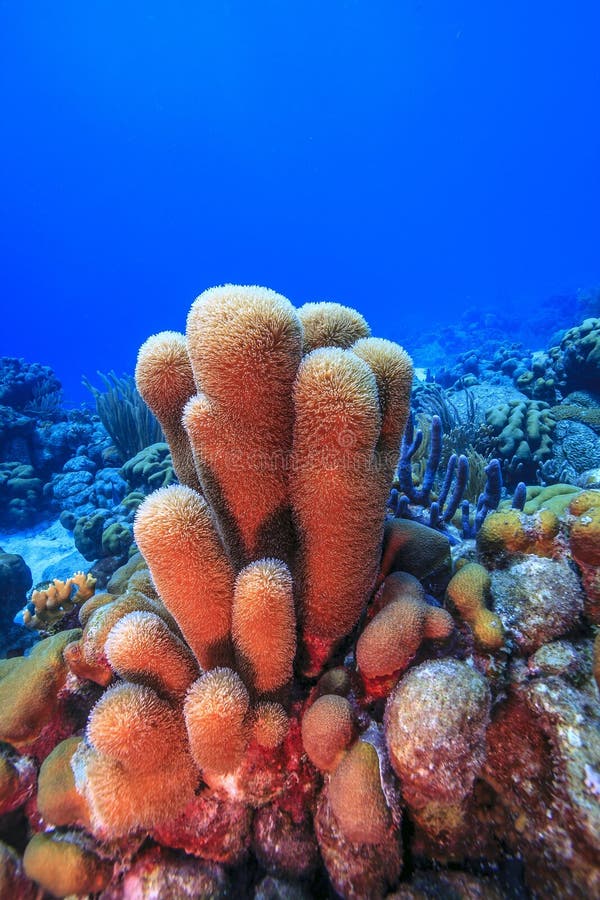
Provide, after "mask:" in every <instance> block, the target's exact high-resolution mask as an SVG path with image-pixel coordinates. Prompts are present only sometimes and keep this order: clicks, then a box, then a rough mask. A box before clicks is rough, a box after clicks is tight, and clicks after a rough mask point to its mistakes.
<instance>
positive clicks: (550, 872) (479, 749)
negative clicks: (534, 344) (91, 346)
mask: <svg viewBox="0 0 600 900" xmlns="http://www.w3.org/2000/svg"><path fill="white" fill-rule="evenodd" d="M469 365H473V366H474V365H475V363H473V362H472V361H471V362H469ZM515 371H516V369H515ZM472 374H473V375H474V373H472ZM136 375H137V380H138V388H139V390H140V393H141V395H142V396H143V397H144V398H145V400H146V402H147V403H148V405H149V406H150V407H151V408H152V409H153V411H154V412H155V414H156V415H157V418H158V419H159V421H160V422H161V426H162V428H163V430H164V433H165V435H166V437H167V440H168V441H169V445H170V452H171V457H170V458H169V456H168V453H167V449H166V447H165V445H154V446H153V447H151V448H149V449H146V450H143V451H141V452H140V453H138V454H137V455H136V456H135V457H134V458H133V459H131V460H130V461H128V462H125V464H124V465H123V466H122V468H121V469H120V470H118V469H117V467H116V466H109V467H104V468H102V467H99V464H98V463H97V462H96V463H95V462H94V461H93V460H92V458H91V457H90V456H88V455H87V454H86V453H85V452H82V453H81V454H78V455H77V458H78V461H77V462H74V463H72V465H71V467H70V469H69V470H67V471H66V472H64V473H63V476H64V477H65V478H66V477H69V476H77V478H78V479H79V480H78V482H77V483H78V484H79V485H80V486H81V495H80V497H81V499H82V504H81V505H79V504H78V502H77V501H76V502H74V504H73V506H72V508H69V509H65V511H64V521H65V525H68V526H69V525H70V527H71V528H72V529H73V530H74V532H75V531H76V532H77V539H78V540H79V541H80V542H82V541H84V540H86V541H89V554H90V556H93V555H94V554H95V553H97V552H98V550H99V549H100V550H101V552H102V553H106V554H107V555H106V556H105V557H104V559H106V560H110V562H109V563H107V566H106V569H105V570H103V577H102V578H99V579H98V584H97V585H96V587H97V588H98V590H97V591H96V593H94V594H93V595H91V591H92V586H91V583H89V582H88V581H86V582H85V583H82V585H81V588H80V590H87V592H88V596H87V598H86V599H85V601H84V602H83V603H82V604H81V605H79V604H75V601H76V597H73V596H72V590H73V589H74V584H73V583H71V584H69V582H68V581H67V582H65V583H64V584H61V583H55V584H54V585H52V586H50V587H48V588H46V589H43V590H42V589H39V590H38V592H37V593H36V594H35V595H34V597H35V600H34V598H33V597H32V601H31V602H32V604H33V610H30V612H33V611H35V615H36V617H38V618H40V620H44V617H47V619H48V618H51V619H53V618H54V616H55V614H56V621H55V622H53V623H52V624H54V625H57V627H60V626H61V625H62V626H63V627H65V626H67V625H70V624H72V623H71V616H73V615H74V613H75V611H76V609H75V605H78V621H79V624H80V625H81V628H80V629H72V628H68V630H65V631H60V632H58V633H57V634H53V635H52V636H51V637H48V638H46V639H44V640H42V641H41V642H40V643H38V644H37V646H36V647H35V648H34V650H33V651H32V652H31V654H30V655H29V656H27V657H22V658H16V659H10V660H2V661H0V741H2V742H4V743H3V744H2V745H0V838H1V839H3V840H5V841H8V843H9V844H11V843H12V847H13V849H12V850H11V849H10V847H9V848H7V849H6V850H4V849H3V846H2V845H0V885H2V886H3V885H4V884H6V885H8V887H7V891H9V892H11V891H12V894H13V895H19V896H20V895H22V896H24V897H27V896H28V893H27V892H30V893H31V896H34V895H35V890H36V888H35V887H34V884H35V885H37V886H39V888H40V889H43V890H45V891H46V892H48V893H50V894H54V895H55V896H67V895H69V894H85V893H96V894H99V895H100V897H101V898H102V900H112V898H114V900H116V898H118V897H123V896H134V895H135V896H140V897H148V898H149V897H161V898H169V897H173V898H175V897H177V898H179V897H188V896H189V897H192V896H211V897H220V896H239V897H257V898H262V897H272V896H286V897H299V898H301V897H311V896H323V897H327V896H333V894H334V893H335V894H337V895H339V896H341V897H344V898H367V900H370V898H373V900H377V898H383V897H386V896H389V897H395V896H397V897H401V896H407V897H408V896H410V897H413V896H414V897H416V896H436V895H439V896H450V895H453V896H454V895H456V896H476V895H480V896H489V897H492V898H494V897H501V896H507V895H511V892H512V895H514V896H523V897H525V896H526V895H527V892H529V893H530V895H531V896H532V897H535V898H537V897H539V898H543V897H545V896H548V891H551V892H553V893H554V894H556V893H560V892H561V891H562V893H563V894H564V895H566V896H574V897H577V896H581V897H588V896H594V895H595V894H596V893H597V892H598V888H599V886H600V868H599V867H598V864H597V858H598V849H600V848H599V846H598V833H600V830H599V827H598V826H599V824H600V823H599V821H598V804H597V798H598V784H599V781H600V775H599V772H600V745H599V743H598V731H597V725H598V722H599V721H600V701H599V694H598V686H597V679H598V677H599V676H598V657H599V655H600V653H599V651H598V638H597V636H596V633H595V626H597V625H598V624H599V623H600V616H599V613H598V610H599V609H600V582H599V581H598V566H599V565H600V551H599V550H598V548H599V546H600V518H599V516H598V510H600V499H599V498H600V491H597V490H584V491H582V490H578V489H574V487H573V486H572V485H562V484H555V485H550V486H537V487H532V486H530V487H529V489H528V490H526V489H525V485H519V487H518V490H517V492H516V496H515V498H514V499H513V501H512V502H513V506H512V507H510V508H506V506H505V505H504V504H505V503H506V502H507V501H506V500H503V495H504V493H505V492H504V491H503V487H502V479H501V475H500V466H499V464H498V463H497V462H496V463H491V464H489V465H488V467H487V468H488V472H487V482H486V483H485V485H484V487H483V490H482V491H480V494H481V498H482V499H480V505H479V509H478V510H477V512H476V515H475V520H474V521H473V522H471V521H470V519H469V514H468V510H465V509H464V508H462V510H459V509H458V507H459V505H460V500H461V499H462V497H463V492H464V490H465V484H464V482H465V480H466V479H465V478H464V477H463V476H464V474H465V473H464V463H461V467H462V474H461V471H460V469H459V466H458V463H456V464H455V465H456V468H457V469H458V470H459V476H460V477H459V479H457V484H458V487H456V488H455V489H454V490H453V489H452V487H451V486H450V478H451V474H450V476H447V477H446V478H444V477H443V476H442V478H441V482H442V484H441V487H442V489H443V490H442V491H441V492H440V493H442V498H441V500H442V502H439V501H440V497H439V495H438V496H435V494H434V488H435V490H436V491H437V489H438V487H439V484H438V485H436V483H435V476H436V471H437V469H438V465H439V464H440V460H441V455H442V452H443V448H442V447H441V443H442V442H441V438H442V435H441V428H439V427H438V424H437V422H434V424H433V427H432V433H431V441H430V451H431V452H430V454H429V456H428V457H427V456H425V457H424V459H423V461H422V464H423V470H422V476H423V477H422V480H421V484H420V487H415V484H414V480H413V473H412V472H410V471H407V472H405V473H404V475H403V478H404V483H405V485H406V486H407V497H408V495H410V497H409V498H408V499H409V500H410V503H411V505H412V506H414V507H418V506H419V505H420V504H421V503H425V504H428V503H429V502H430V501H431V500H433V502H434V503H435V502H439V507H438V513H439V516H438V517H437V518H436V515H434V516H433V520H432V518H431V516H429V517H425V518H423V520H422V521H418V520H415V519H412V518H402V517H396V516H393V515H390V514H389V513H387V512H386V502H387V501H388V497H389V491H390V486H391V484H392V481H393V477H394V473H395V469H396V465H397V463H398V458H399V456H400V442H401V438H402V433H403V430H404V426H405V423H406V421H407V418H408V415H409V402H410V391H411V383H412V367H411V363H410V360H409V358H408V356H407V355H406V353H405V352H404V351H403V350H402V349H401V348H400V347H398V346H397V345H395V344H392V343H390V342H388V341H382V340H379V339H376V338H372V337H370V336H369V330H368V326H367V325H366V323H365V322H364V320H363V319H362V317H361V316H360V315H358V314H357V313H355V312H354V311H352V310H347V309H345V308H344V307H341V306H339V305H338V304H307V305H306V306H305V307H302V308H301V309H300V310H295V309H294V307H293V306H292V305H291V303H289V301H288V300H286V299H285V298H284V297H282V296H281V295H279V294H276V293H275V292H273V291H270V290H267V289H264V288H256V287H239V286H232V285H227V286H225V287H221V288H213V289H211V290H209V291H206V292H205V293H204V294H202V295H201V296H200V297H199V298H198V299H197V300H196V301H195V303H194V305H193V307H192V309H191V311H190V314H189V316H188V322H187V329H186V334H185V335H183V334H181V335H179V334H176V333H174V332H164V333H162V334H161V335H157V336H154V337H153V338H150V339H149V340H148V341H147V342H146V344H144V346H143V347H142V349H141V350H140V356H139V360H138V366H137V370H136ZM511 390H512V389H511ZM432 396H433V394H432ZM465 402H466V403H470V402H471V401H469V400H466V401H465ZM519 402H520V401H519ZM517 408H519V409H520V407H517V406H515V409H517ZM535 409H536V410H537V412H540V411H541V412H544V410H543V409H541V406H540V405H539V404H538V405H537V406H536V407H535ZM521 412H522V410H521ZM540 418H541V416H538V422H537V424H538V425H539V427H540V429H541V428H542V425H543V423H541V424H540V422H539V419H540ZM440 424H441V423H440ZM532 427H533V426H532ZM414 442H415V436H414V432H413V434H412V435H411V434H410V432H409V434H408V436H407V438H406V440H405V445H404V450H403V455H402V459H401V466H404V468H405V469H407V467H411V464H412V462H414V456H415V453H416V452H417V449H418V448H415V447H414V446H413V444H414ZM171 459H172V463H171ZM86 460H89V462H87V461H86ZM90 462H91V465H90ZM171 465H172V468H171ZM99 468H100V470H101V471H103V472H104V473H105V474H104V476H103V477H102V478H99V477H98V474H99ZM110 469H113V470H114V471H113V472H112V473H111V472H110V471H108V474H106V473H107V470H110ZM452 469H453V466H452V465H449V466H448V467H447V468H446V475H447V473H448V472H450V473H452ZM173 472H175V473H176V474H177V477H178V480H179V484H175V483H173ZM88 475H89V476H91V480H89V479H88V478H87V476H88ZM446 481H447V482H448V483H447V485H446V484H445V482H446ZM90 489H91V490H93V491H94V492H95V493H94V498H93V501H92V494H91V493H87V494H86V491H89V490H90ZM77 490H79V488H78V489H77ZM127 490H129V493H127ZM444 491H445V495H444ZM146 494H147V496H145V495H146ZM72 496H75V492H74V493H73V495H72ZM444 496H445V498H446V504H447V505H446V504H445V503H444V502H443V500H444ZM86 497H87V499H86ZM411 498H412V499H411ZM88 502H89V507H87V508H85V504H86V503H88ZM510 502H511V501H510V500H508V503H510ZM102 504H105V505H102ZM102 511H104V513H103V512H102ZM444 512H446V515H444ZM79 513H81V514H80V515H79ZM461 514H462V523H461ZM455 515H456V516H457V521H458V525H459V527H458V528H457V527H456V526H455V525H452V522H451V520H452V519H453V518H455ZM478 516H479V519H478V518H477V517H478ZM134 517H135V518H134ZM465 517H466V525H465ZM132 520H133V521H132ZM431 525H435V526H437V527H431ZM461 525H462V533H461V531H460V530H459V529H460V527H461ZM132 532H133V537H134V539H135V545H136V546H135V547H133V546H129V543H130V538H131V537H132ZM475 535H476V536H475ZM473 538H474V539H473ZM103 545H104V546H103ZM136 550H137V551H139V552H136ZM94 558H95V559H97V557H94ZM119 564H120V565H119ZM116 565H119V567H118V568H115V566H116ZM100 569H101V565H100V564H99V563H97V564H96V566H95V567H94V569H93V572H96V571H99V570H100ZM93 577H94V575H93V574H92V576H91V578H93ZM71 581H72V580H71ZM78 581H82V579H78ZM90 582H91V579H90ZM67 585H68V588H69V589H68V591H67ZM80 599H82V598H80ZM73 604H75V605H74V606H73V609H72V610H70V612H68V611H67V609H65V607H66V606H69V605H73ZM61 607H62V609H61ZM65 612H68V615H67V616H65V618H64V619H62V618H61V619H58V614H59V613H61V614H62V613H65ZM47 619H46V621H47ZM36 776H37V778H36ZM36 781H37V784H36ZM519 859H522V860H523V865H522V866H521V865H520V863H519V862H518V860H519ZM482 873H483V874H482ZM2 879H3V880H2ZM15 891H16V892H17V894H15ZM18 892H20V894H19V893H18ZM9 895H10V893H9Z"/></svg>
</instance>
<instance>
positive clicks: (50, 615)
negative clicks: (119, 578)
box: [23, 572, 96, 630]
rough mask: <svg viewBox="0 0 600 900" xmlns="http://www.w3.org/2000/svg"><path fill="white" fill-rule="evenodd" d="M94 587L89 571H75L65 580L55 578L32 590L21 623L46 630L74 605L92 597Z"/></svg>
mask: <svg viewBox="0 0 600 900" xmlns="http://www.w3.org/2000/svg"><path fill="white" fill-rule="evenodd" d="M95 589H96V579H95V578H94V576H93V575H91V574H89V573H88V574H87V575H84V573H83V572H75V574H74V575H72V576H71V577H70V578H67V580H66V581H61V580H60V579H58V578H55V579H54V581H52V583H51V584H49V585H48V587H45V588H37V589H36V590H34V591H33V593H32V595H31V600H30V601H29V603H28V604H27V606H26V607H25V609H24V610H23V624H24V625H26V626H27V628H37V629H39V630H47V629H48V628H49V627H50V626H51V625H53V624H54V623H56V622H59V621H60V620H61V619H62V618H63V617H64V616H66V614H67V613H68V612H71V610H72V609H74V608H75V606H77V605H78V604H81V603H85V602H86V600H89V599H90V597H93V596H94V591H95Z"/></svg>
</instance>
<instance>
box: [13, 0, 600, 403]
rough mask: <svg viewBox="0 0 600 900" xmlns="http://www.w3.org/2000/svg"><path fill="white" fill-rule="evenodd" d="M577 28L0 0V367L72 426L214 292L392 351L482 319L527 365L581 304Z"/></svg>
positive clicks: (422, 7) (356, 5) (585, 72)
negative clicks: (87, 379) (522, 340)
mask: <svg viewBox="0 0 600 900" xmlns="http://www.w3.org/2000/svg"><path fill="white" fill-rule="evenodd" d="M599 28H600V7H599V6H598V4H597V3H596V2H593V0H581V2H578V3H574V4H564V3H559V2H554V0H550V2H548V0H544V2H542V0H531V2H529V3H526V4H523V3H521V2H517V0H507V2H502V3H497V2H496V3H494V2H492V3H485V4H483V3H480V2H475V0H457V2H449V0H405V2H391V0H369V2H367V0H345V2H341V0H332V2H328V3H323V2H315V0H303V2H301V3H300V2H293V0H290V2H282V0H278V2H277V0H255V2H252V3H249V2H240V0H220V2H215V0H204V2H201V3H198V2H190V0H188V2H185V0H174V2H171V3H168V4H165V3H160V2H156V0H145V2H130V0H120V2H118V3H116V2H98V0H87V2H85V3H81V2H79V0H59V2H55V3H47V2H42V0H4V2H2V3H0V83H1V84H2V98H3V103H2V116H1V121H2V126H1V127H2V140H1V141H0V181H1V183H2V190H1V191H0V209H1V214H0V271H1V272H2V289H3V294H4V300H3V304H2V308H3V312H2V328H1V330H0V355H9V356H23V357H25V358H26V359H27V360H28V361H39V362H42V363H45V364H48V365H51V366H52V367H53V368H54V369H55V371H56V373H57V375H58V377H59V378H60V380H61V381H62V383H63V385H64V388H65V396H66V400H67V402H68V403H71V404H77V403H79V402H80V401H81V400H84V399H86V398H88V399H89V394H88V393H87V392H86V391H85V389H84V388H82V386H81V383H80V382H81V376H82V374H86V375H88V376H92V377H93V376H94V373H95V371H96V370H97V369H100V370H102V371H108V370H109V369H115V370H116V371H117V372H118V373H121V372H131V371H132V370H133V366H134V363H135V356H136V352H137V348H138V347H139V345H140V343H141V342H142V341H143V340H144V339H145V338H146V336H147V335H149V334H151V333H153V332H155V331H157V330H161V329H164V328H173V329H177V330H183V328H184V325H185V316H186V313H187V310H188V309H189V306H190V303H191V301H192V300H193V298H194V297H195V296H196V295H197V294H198V293H200V292H201V291H202V290H204V289H205V288H206V287H209V286H211V285H213V284H219V283H223V282H228V281H229V282H239V283H258V284H265V285H267V286H269V287H272V288H274V289H276V290H278V291H280V292H281V293H283V294H285V295H286V296H288V297H289V298H290V299H291V300H292V302H294V303H295V304H296V305H300V304H302V303H304V302H306V301H309V300H319V299H331V300H338V301H340V302H343V303H346V304H348V305H351V306H355V307H357V308H358V309H360V310H361V312H363V314H364V315H365V316H366V317H367V318H368V320H369V321H370V323H371V326H372V328H373V332H374V333H376V334H379V335H383V336H386V337H390V338H393V339H395V340H399V341H400V342H405V343H407V345H408V346H409V348H410V347H411V345H417V344H418V342H419V340H418V339H419V334H420V333H422V332H424V331H426V332H427V333H428V334H429V333H431V332H432V331H433V332H435V331H436V330H437V329H439V327H441V326H442V325H443V324H445V323H452V322H456V321H457V320H459V319H460V317H461V316H464V315H465V314H466V321H468V320H469V317H473V316H474V315H475V313H474V312H473V311H478V312H480V311H481V310H487V311H491V312H492V313H498V314H501V315H502V316H503V317H504V320H505V322H506V323H507V327H508V328H509V329H510V327H511V323H512V327H514V329H515V333H516V332H519V334H520V335H522V334H528V335H530V337H531V341H530V345H532V346H533V349H535V347H536V345H537V342H538V340H539V342H540V344H541V343H542V334H541V331H543V330H544V329H546V330H547V331H550V330H551V326H552V317H553V312H552V310H553V308H554V309H556V310H558V308H559V307H560V309H561V314H562V312H564V311H565V309H566V310H569V309H570V308H572V307H573V305H574V298H576V297H577V293H578V291H581V290H587V289H589V288H593V287H594V286H597V285H598V284H600V255H599V253H598V247H599V246H600V242H599V237H600V234H599V232H600V226H599V223H598V209H599V208H600V175H599V172H600V167H599V166H598V160H599V158H600V124H599V120H598V115H597V110H598V98H599V96H600V69H599V66H598V54H597V37H598V33H599ZM557 297H559V298H560V297H562V298H563V299H562V300H561V301H557V300H555V299H553V298H557ZM564 298H566V300H565V299H564ZM540 309H541V310H542V312H543V315H542V316H541V319H542V320H543V322H542V324H540ZM576 321H577V319H576V317H575V315H574V317H573V322H572V324H575V322H576ZM481 322H482V325H481V327H482V328H483V327H484V323H485V320H484V319H482V320H481ZM557 324H563V323H561V322H558V323H557ZM565 324H566V323H565ZM540 329H541V331H540ZM532 332H533V333H532Z"/></svg>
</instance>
